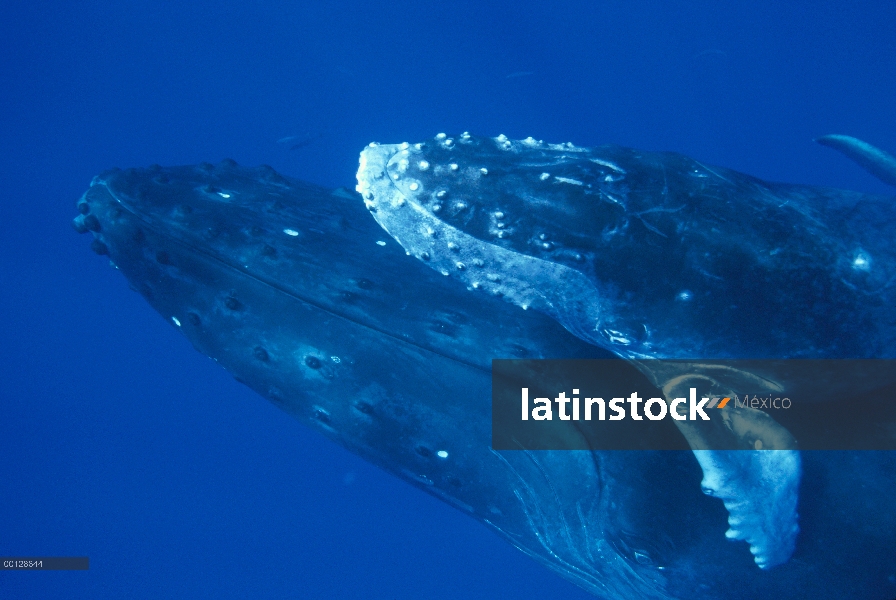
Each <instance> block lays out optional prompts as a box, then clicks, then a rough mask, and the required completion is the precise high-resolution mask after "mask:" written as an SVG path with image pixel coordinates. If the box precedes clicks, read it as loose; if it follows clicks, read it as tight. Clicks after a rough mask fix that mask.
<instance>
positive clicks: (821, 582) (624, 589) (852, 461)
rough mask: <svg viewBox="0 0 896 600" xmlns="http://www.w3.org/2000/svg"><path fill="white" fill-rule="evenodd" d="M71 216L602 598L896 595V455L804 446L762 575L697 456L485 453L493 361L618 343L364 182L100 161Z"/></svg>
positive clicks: (264, 388) (436, 486)
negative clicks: (781, 542) (413, 248)
mask: <svg viewBox="0 0 896 600" xmlns="http://www.w3.org/2000/svg"><path fill="white" fill-rule="evenodd" d="M78 208H79V211H80V213H81V214H80V215H79V216H78V217H77V218H76V220H75V227H76V229H78V230H79V231H81V232H87V231H89V232H92V234H93V237H94V241H93V243H92V247H93V250H94V251H95V252H97V253H99V254H101V255H108V256H109V258H110V259H111V260H112V262H113V263H114V265H115V266H116V267H117V268H118V269H119V270H120V272H121V273H122V274H124V275H125V276H126V277H127V278H128V280H129V282H130V283H131V285H132V287H133V288H134V289H135V290H137V291H138V292H140V293H141V294H142V295H143V296H144V297H145V298H146V299H147V300H148V301H149V302H150V304H151V305H152V306H153V307H154V308H155V309H156V310H158V311H159V312H160V313H161V314H162V315H163V317H164V318H165V319H166V320H167V321H168V322H169V323H170V324H171V325H172V326H174V327H177V328H178V329H179V330H180V331H181V332H183V334H184V335H185V336H186V337H187V339H188V340H190V342H191V343H192V344H193V345H194V346H195V347H196V348H197V349H198V350H199V351H200V352H203V353H205V354H207V355H209V356H211V357H213V358H215V359H216V360H217V361H218V362H219V363H220V364H221V365H222V366H224V367H225V368H227V369H228V370H229V371H230V372H231V373H233V375H234V376H235V377H236V378H238V379H239V380H240V381H242V382H243V383H245V384H247V385H249V386H250V387H252V388H253V389H255V390H256V391H258V392H259V393H260V394H262V395H263V396H265V397H267V398H269V399H270V400H271V401H272V402H274V403H276V404H277V405H278V406H280V407H281V408H283V409H284V410H286V411H287V412H289V413H290V414H292V415H293V416H295V417H296V418H297V419H299V420H300V421H302V422H303V423H306V424H307V425H309V426H311V427H314V428H315V429H317V430H318V431H321V432H322V433H324V434H325V435H327V436H329V437H330V438H332V439H334V440H335V441H337V442H338V443H340V444H343V445H345V446H347V447H348V448H350V449H352V450H354V451H355V452H357V453H359V454H360V455H362V456H364V457H366V458H367V459H368V460H371V461H372V462H374V463H376V464H379V465H380V466H382V467H383V468H385V469H387V470H389V471H390V472H392V473H394V474H396V475H397V476H399V477H401V478H403V479H404V480H406V481H408V482H410V483H411V484H413V485H415V486H417V487H419V488H420V489H422V490H424V491H426V492H428V493H431V494H434V495H436V496H438V497H440V498H442V499H444V500H446V501H447V502H450V503H451V504H453V505H454V506H456V507H457V508H459V509H460V510H462V511H465V512H467V513H468V514H470V515H471V516H473V517H474V518H477V519H478V520H480V521H481V522H483V523H485V524H486V525H487V526H489V527H490V528H492V529H493V530H494V531H496V532H497V533H499V534H500V535H502V536H504V537H505V538H506V539H507V540H508V541H510V542H511V543H512V544H514V545H515V546H517V547H519V548H520V549H522V550H523V551H525V552H527V553H528V554H530V555H531V556H533V557H534V558H536V559H538V560H539V561H541V562H542V563H543V564H545V565H547V566H548V567H550V568H552V569H554V570H556V571H557V572H558V573H560V574H561V575H563V576H565V577H567V578H569V579H571V580H573V581H575V582H576V583H578V584H579V585H581V586H583V587H584V588H586V589H588V590H590V591H592V592H593V593H595V594H596V595H598V596H601V597H605V598H614V599H617V598H618V599H622V598H634V597H643V598H737V597H742V598H755V597H760V596H771V595H774V596H776V597H796V596H802V595H807V594H808V595H812V596H814V597H819V598H825V597H830V598H835V597H844V596H849V595H862V596H872V595H880V594H881V593H892V592H893V591H896V583H894V582H896V545H894V536H893V535H892V532H893V529H894V523H893V515H894V512H896V511H893V500H892V498H893V491H894V490H893V486H892V482H893V481H894V474H896V461H894V459H893V456H892V455H891V454H886V453H831V454H824V455H822V454H814V453H809V454H808V455H807V456H805V457H804V460H803V464H804V470H805V472H806V474H807V475H806V477H805V478H804V482H803V487H804V490H803V495H802V497H803V499H804V500H803V502H804V505H803V506H802V507H801V509H800V510H801V514H802V528H803V534H802V537H801V541H800V545H799V546H798V549H797V555H796V557H795V559H794V560H792V561H790V563H788V564H786V565H784V566H782V567H780V568H778V569H775V570H774V571H771V572H770V573H765V572H762V571H760V570H759V569H756V568H755V566H753V565H752V561H751V560H750V556H749V554H748V553H747V552H746V551H745V549H744V548H742V547H738V546H736V545H733V544H727V543H726V542H725V541H724V539H723V538H722V536H720V535H718V531H719V529H720V527H721V526H722V524H723V523H724V520H725V516H724V512H723V511H722V509H721V507H720V506H717V505H716V503H715V502H714V501H713V500H711V499H709V498H707V497H705V496H703V495H702V494H700V493H699V488H698V482H699V480H700V474H699V469H698V468H697V465H696V464H694V463H693V460H692V459H691V458H690V454H689V453H688V452H672V451H669V452H603V451H600V452H576V451H567V452H563V451H556V452H524V451H519V452H493V451H491V450H490V448H489V440H490V428H489V418H490V408H491V407H490V404H489V401H488V397H489V394H490V378H489V366H490V360H491V359H492V358H494V357H532V358H542V357H606V356H608V354H607V353H606V351H605V350H602V349H600V348H598V347H596V346H594V345H592V344H588V343H585V342H583V341H581V340H579V339H578V338H576V337H574V336H572V335H570V334H568V333H567V332H566V331H565V330H564V329H562V328H561V327H560V326H559V325H557V323H556V322H554V321H553V320H552V319H550V318H549V317H547V316H544V315H541V314H539V313H537V312H534V311H528V312H523V311H520V310H519V309H517V308H516V307H514V306H512V305H510V304H508V303H505V302H503V301H501V300H499V299H496V298H491V297H485V296H477V295H473V294H470V293H469V292H468V291H467V290H466V289H465V286H463V285H461V284H459V282H457V281H456V280H455V279H454V278H446V277H443V276H442V275H440V274H438V273H436V272H435V271H432V270H430V269H428V268H427V267H425V266H424V265H423V264H421V263H420V262H418V261H417V260H416V259H414V258H410V257H408V256H406V255H405V252H404V251H402V250H401V249H400V248H399V247H398V246H397V244H395V243H393V242H392V240H391V239H389V238H388V237H387V236H385V235H384V234H383V232H382V230H381V229H380V228H379V227H378V226H377V225H376V223H375V222H374V221H373V220H372V219H370V217H369V215H368V214H367V213H366V211H365V210H364V208H363V206H362V205H361V203H360V201H359V200H358V198H357V197H355V196H353V195H351V194H348V193H346V192H344V191H335V192H333V191H330V190H324V189H322V188H320V187H317V186H313V185H310V184H306V183H302V182H299V181H296V180H292V179H288V178H285V177H282V176H280V175H278V174H277V173H275V172H274V171H273V170H272V169H269V168H257V169H247V168H242V167H239V166H237V165H236V164H235V163H233V162H230V161H225V162H223V163H221V164H219V165H216V166H212V165H208V164H206V165H200V166H198V167H179V168H170V169H163V168H160V167H153V168H150V169H133V170H127V171H111V172H108V173H104V174H103V175H101V176H99V177H97V178H96V179H95V180H94V182H93V184H92V185H91V187H90V189H89V190H88V191H87V192H86V193H85V194H84V196H83V197H82V199H81V200H80V201H79V202H78ZM621 366H624V363H622V365H621ZM631 376H632V377H638V374H637V372H635V371H634V370H632V372H631ZM567 434H569V435H576V432H575V431H568V432H567ZM807 498H808V500H809V502H808V503H807V502H806V499H807ZM831 515H836V516H835V517H832V516H831ZM856 557H861V559H860V560H858V559H856Z"/></svg>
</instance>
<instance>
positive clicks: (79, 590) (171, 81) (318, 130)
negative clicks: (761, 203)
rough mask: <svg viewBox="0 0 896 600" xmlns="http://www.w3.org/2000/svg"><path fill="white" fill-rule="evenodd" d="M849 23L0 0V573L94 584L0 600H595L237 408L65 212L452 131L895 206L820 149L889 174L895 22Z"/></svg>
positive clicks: (451, 515)
mask: <svg viewBox="0 0 896 600" xmlns="http://www.w3.org/2000/svg"><path fill="white" fill-rule="evenodd" d="M782 4H784V5H786V6H781V5H782ZM846 4H847V3H844V2H841V1H839V0H837V1H831V0H828V1H823V2H822V1H812V2H809V1H802V0H801V1H790V2H784V3H782V2H780V1H768V0H762V1H756V0H754V1H751V2H743V3H739V4H735V3H731V2H728V3H725V2H721V3H720V2H718V0H714V1H712V2H706V1H701V2H697V1H694V2H684V1H675V2H672V1H653V2H651V1H637V2H634V1H625V2H623V1H613V2H603V1H602V2H550V3H548V2H529V3H525V2H522V3H521V2H503V3H502V2H479V1H469V2H466V3H461V2H440V3H426V2H404V1H402V2H348V1H342V2H326V3H324V2H321V3H305V2H291V3H282V4H275V3H267V2H252V1H248V2H247V1H246V0H242V1H235V0H223V1H217V2H208V1H202V2H189V1H179V2H168V1H162V2H160V1H159V0H153V1H152V2H146V1H129V2H115V3H112V2H103V1H97V0H88V1H86V2H67V3H64V2H59V1H56V2H48V1H46V0H37V1H35V0H29V1H24V0H7V1H6V2H4V4H3V7H2V8H0V153H2V154H0V184H2V186H0V208H2V213H0V214H2V219H0V222H2V224H3V228H2V234H0V319H2V324H0V336H2V337H0V555H3V554H6V555H10V554H16V555H89V556H90V559H91V569H90V571H89V572H69V573H65V572H57V573H21V572H17V573H9V572H0V597H3V598H102V597H109V598H125V597H127V598H183V597H214V598H228V597H233V598H247V597H255V598H294V597H295V598H297V597H337V598H338V597H343V598H351V597H364V598H414V599H418V598H497V597H506V598H545V597H564V598H585V597H587V596H586V595H585V594H584V593H583V592H581V591H579V590H578V588H575V587H574V586H572V585H570V584H568V583H566V582H564V581H563V580H561V579H560V578H559V577H557V576H556V575H553V574H552V573H550V572H548V571H547V570H546V569H544V568H542V567H541V566H539V565H537V564H536V563H534V562H532V561H531V560H530V559H528V558H526V557H525V556H524V555H523V554H522V553H520V552H518V551H517V550H515V549H513V548H512V547H510V546H509V545H508V544H506V543H505V542H503V541H502V540H500V539H498V538H497V537H496V536H494V535H493V534H491V533H490V532H488V531H487V530H486V529H485V528H484V527H482V526H481V525H479V524H478V523H476V522H474V521H473V520H471V519H469V518H467V517H466V516H464V515H462V514H460V513H459V512H457V511H456V510H454V509H453V508H450V507H448V506H447V505H444V504H442V503H441V502H440V501H438V500H435V499H433V498H430V497H429V496H427V495H425V494H423V493H421V492H419V491H417V490H416V489H413V488H411V487H410V486H408V485H406V484H404V483H402V482H401V481H398V480H397V479H394V478H393V477H391V476H389V475H386V474H384V473H382V472H380V471H379V470H377V469H375V468H373V467H371V466H369V465H367V464H366V463H364V462H362V461H361V460H359V459H357V458H355V457H354V456H352V455H349V454H348V453H347V452H345V451H343V450H342V449H341V448H339V447H337V446H335V445H334V444H332V443H331V442H329V441H327V440H325V439H324V438H322V437H321V436H319V435H317V434H315V433H313V432H311V431H309V430H306V429H305V428H303V427H302V426H301V425H299V424H298V423H296V422H295V421H293V420H292V419H290V418H289V417H287V416H286V415H285V414H283V413H281V412H279V411H278V410H277V409H276V408H274V407H273V406H272V405H269V404H268V403H267V402H266V401H264V400H263V399H261V398H260V397H257V396H255V395H254V394H253V393H252V392H250V391H248V390H247V388H245V387H243V386H240V385H238V384H236V383H235V382H234V381H233V380H232V379H231V377H230V376H229V375H228V374H227V373H225V372H224V371H223V370H222V369H221V368H219V367H218V366H216V365H215V364H214V363H213V362H212V361H210V360H208V359H206V358H205V357H203V356H201V355H199V354H198V353H196V352H195V351H194V350H193V349H192V348H191V347H190V345H189V344H188V343H187V342H186V340H184V338H183V337H182V336H181V335H179V334H178V333H177V332H176V331H175V330H174V328H173V327H171V326H170V324H166V323H165V321H164V320H163V319H162V318H160V317H159V316H158V315H157V314H156V313H155V312H154V311H152V310H151V309H150V307H149V306H148V305H147V304H146V303H145V302H144V301H143V299H142V298H141V297H140V296H139V295H138V294H135V293H133V292H131V291H130V290H128V287H127V284H126V282H125V280H124V278H123V277H121V275H120V274H118V273H116V272H114V271H113V270H112V269H110V268H109V267H108V266H107V261H106V260H105V259H103V258H99V257H97V256H95V255H93V254H92V253H91V252H90V251H89V250H88V240H87V239H86V237H79V236H77V235H76V234H75V233H74V231H73V230H72V229H71V227H70V225H69V222H70V220H71V218H72V217H74V216H75V201H76V200H77V198H78V197H79V195H80V194H81V193H82V192H83V191H84V190H85V189H86V187H87V185H88V183H89V181H90V179H91V177H92V176H93V175H95V174H96V173H98V172H100V171H101V170H103V169H106V168H108V167H112V166H120V167H129V166H146V165H148V164H150V163H160V164H164V165H174V164H187V163H196V162H199V161H203V160H205V161H211V162H215V161H218V160H220V159H222V158H225V157H231V158H234V159H236V160H237V161H238V162H239V163H241V164H246V165H256V164H259V163H269V164H271V165H273V166H274V167H275V168H276V169H278V170H280V171H282V172H284V173H286V174H288V175H292V176H295V177H299V178H302V179H306V180H309V181H312V182H316V183H320V184H324V185H329V186H337V185H344V186H348V187H353V185H354V173H355V169H356V166H357V155H358V152H359V151H360V149H361V148H362V147H363V145H364V144H366V143H367V142H370V141H372V140H377V141H381V142H401V141H411V142H414V141H420V140H423V139H425V138H428V137H430V136H432V135H434V134H435V133H437V132H440V131H444V132H447V133H453V134H457V133H459V132H460V131H463V130H469V131H470V132H472V133H476V134H481V135H492V136H493V135H497V134H499V133H505V134H507V135H508V136H511V137H516V138H519V137H525V136H528V135H532V136H534V137H536V138H539V139H544V140H546V141H551V142H561V141H573V142H575V143H576V144H580V145H596V144H600V143H607V142H613V143H618V144H623V145H629V146H636V147H640V148H644V149H650V150H677V151H681V152H684V153H687V154H690V155H692V156H694V157H695V158H698V159H699V160H701V161H704V162H706V163H710V164H720V165H724V166H727V167H731V168H735V169H739V170H742V171H745V172H747V173H750V174H752V175H756V176H760V177H764V178H767V179H772V180H780V181H790V182H800V183H813V184H823V185H834V186H839V187H847V188H852V189H858V190H863V191H869V192H882V193H892V190H888V189H887V188H886V187H885V186H883V184H880V183H878V182H876V181H875V180H874V179H872V178H871V177H870V176H868V175H866V174H865V173H864V172H863V171H861V170H860V169H859V168H858V167H856V166H854V165H852V164H850V163H849V162H847V161H846V160H845V159H843V158H841V157H839V156H838V155H836V154H835V153H834V152H832V151H831V150H829V149H826V148H822V147H820V146H816V145H814V144H813V143H812V139H813V137H815V136H818V135H820V134H826V133H846V134H851V135H855V136H858V137H861V138H864V139H866V140H868V141H870V142H872V143H875V144H877V145H879V146H881V147H883V148H887V149H890V150H891V151H893V150H896V3H894V2H892V0H886V1H881V2H862V3H855V4H856V6H852V5H851V3H850V6H846ZM521 72H524V73H529V74H526V75H518V76H514V77H510V78H508V77H507V76H508V75H510V74H514V73H521ZM290 135H293V136H305V137H308V138H314V141H313V142H312V143H311V144H309V145H308V146H307V147H305V148H302V149H298V150H294V151H289V150H288V149H287V147H286V146H285V145H284V144H278V143H277V140H278V139H280V138H282V137H284V136H290ZM720 533H721V532H720Z"/></svg>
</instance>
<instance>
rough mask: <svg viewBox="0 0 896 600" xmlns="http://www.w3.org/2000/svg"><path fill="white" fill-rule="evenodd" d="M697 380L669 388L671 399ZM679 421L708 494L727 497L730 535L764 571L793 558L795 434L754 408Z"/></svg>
mask: <svg viewBox="0 0 896 600" xmlns="http://www.w3.org/2000/svg"><path fill="white" fill-rule="evenodd" d="M701 379H702V381H701V382H700V383H702V384H705V383H706V380H705V379H703V378H701ZM693 383H694V381H693V379H691V378H678V379H676V380H674V381H672V382H670V383H669V385H667V386H664V388H663V392H664V393H666V397H667V399H672V398H675V397H682V396H686V395H687V393H684V394H682V393H681V392H682V391H685V388H687V387H688V386H689V385H690V384H693ZM711 410H712V409H711ZM676 425H678V428H679V430H681V432H682V433H683V434H684V436H685V438H686V439H687V441H688V444H689V445H690V446H691V449H692V450H693V452H694V456H695V457H696V458H697V462H698V463H699V464H700V468H701V469H702V470H703V481H702V482H701V488H702V490H703V493H705V494H707V495H709V496H713V497H715V498H719V499H720V500H722V503H723V504H724V505H725V508H726V509H727V510H728V525H729V529H728V531H727V532H726V533H725V536H726V537H727V538H728V539H730V540H743V541H745V542H747V543H748V544H749V545H750V552H751V553H752V554H753V559H754V561H755V562H756V564H757V565H758V566H759V568H761V569H770V568H772V567H774V566H777V565H780V564H783V563H785V562H787V561H788V560H789V559H790V556H791V555H792V554H793V550H794V547H795V544H796V536H797V534H798V533H799V525H798V524H797V521H798V518H799V516H798V515H797V511H796V505H797V500H798V497H799V483H800V475H801V467H800V455H799V451H797V450H796V440H795V439H794V438H793V436H791V435H790V433H789V432H788V431H787V430H786V429H785V428H784V427H783V426H781V425H780V424H779V423H777V422H776V421H775V420H774V419H772V418H771V417H769V416H768V415H767V414H766V413H764V412H762V411H759V410H754V409H751V408H740V407H730V408H726V409H724V410H715V411H714V414H713V418H712V419H711V420H709V421H702V420H697V421H690V420H688V421H676ZM760 448H761V449H760Z"/></svg>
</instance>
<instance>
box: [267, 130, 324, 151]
mask: <svg viewBox="0 0 896 600" xmlns="http://www.w3.org/2000/svg"><path fill="white" fill-rule="evenodd" d="M322 137H323V134H322V133H320V132H317V133H306V134H304V135H289V136H286V137H285V138H280V139H279V140H277V143H278V144H283V145H285V146H289V150H298V149H299V148H305V147H306V146H310V145H311V144H313V143H314V142H315V141H317V140H318V139H320V138H322Z"/></svg>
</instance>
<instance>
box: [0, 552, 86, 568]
mask: <svg viewBox="0 0 896 600" xmlns="http://www.w3.org/2000/svg"><path fill="white" fill-rule="evenodd" d="M0 569H2V570H4V571H86V570H88V569H90V558H89V557H87V556H4V557H0Z"/></svg>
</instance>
